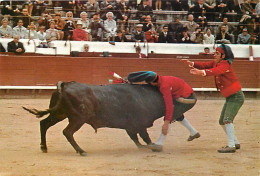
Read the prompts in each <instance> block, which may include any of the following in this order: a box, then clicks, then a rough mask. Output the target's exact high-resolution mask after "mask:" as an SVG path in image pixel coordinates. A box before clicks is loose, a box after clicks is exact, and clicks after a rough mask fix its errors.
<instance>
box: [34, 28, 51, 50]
mask: <svg viewBox="0 0 260 176" xmlns="http://www.w3.org/2000/svg"><path fill="white" fill-rule="evenodd" d="M37 34H38V39H39V40H40V44H39V47H40V48H48V43H47V40H46V32H45V26H40V27H39V31H38V33H37Z"/></svg>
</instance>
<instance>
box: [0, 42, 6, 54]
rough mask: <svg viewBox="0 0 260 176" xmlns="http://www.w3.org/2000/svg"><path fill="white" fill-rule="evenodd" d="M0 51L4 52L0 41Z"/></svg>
mask: <svg viewBox="0 0 260 176" xmlns="http://www.w3.org/2000/svg"><path fill="white" fill-rule="evenodd" d="M0 52H5V48H4V47H3V45H2V43H0Z"/></svg>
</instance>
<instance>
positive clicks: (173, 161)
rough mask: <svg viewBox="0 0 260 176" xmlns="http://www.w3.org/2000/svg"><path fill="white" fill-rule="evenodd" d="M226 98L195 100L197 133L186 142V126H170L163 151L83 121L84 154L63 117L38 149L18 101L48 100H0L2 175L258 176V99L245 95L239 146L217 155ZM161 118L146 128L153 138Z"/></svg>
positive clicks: (34, 129) (38, 102) (43, 102)
mask: <svg viewBox="0 0 260 176" xmlns="http://www.w3.org/2000/svg"><path fill="white" fill-rule="evenodd" d="M223 103H224V100H199V101H198V103H197V104H196V105H195V107H194V108H193V109H192V110H190V111H189V112H187V113H186V117H187V119H188V120H189V121H190V122H191V123H192V124H193V126H194V127H196V128H197V130H198V131H199V132H200V134H201V137H200V138H199V139H196V140H194V141H192V142H187V141H186V140H187V138H188V136H189V133H188V131H187V130H186V129H185V128H184V127H182V126H181V125H180V124H179V123H175V124H173V125H172V127H171V132H170V134H169V135H168V137H167V139H166V141H165V144H164V151H163V152H161V153H154V152H152V151H150V150H148V149H141V150H140V149H137V148H136V146H135V145H134V143H133V142H132V141H131V139H130V138H129V137H128V136H127V134H126V132H125V131H124V130H119V129H109V128H103V129H98V132H97V134H95V133H94V130H93V129H92V127H90V126H89V125H87V124H86V125H84V126H83V127H82V128H81V129H80V130H79V131H78V132H77V133H76V134H75V139H76V141H77V142H78V144H79V145H80V146H81V147H82V148H83V149H84V150H85V151H86V152H87V153H88V156H87V157H81V156H80V155H79V154H76V153H75V151H74V149H73V148H72V146H71V145H70V144H69V143H68V142H67V140H66V138H65V137H64V136H63V134H62V130H63V129H64V128H65V127H66V125H67V123H68V122H67V120H64V121H63V122H61V123H59V124H57V125H56V126H54V127H52V128H50V129H49V131H48V132H47V144H48V152H49V153H42V152H41V151H40V145H39V144H40V132H39V122H40V120H39V119H36V118H35V116H33V115H32V114H29V113H28V112H26V111H24V110H23V109H22V108H21V106H28V107H34V108H39V109H46V108H47V107H48V105H49V99H4V100H3V99H1V100H0V112H1V114H0V176H18V175H19V176H49V175H55V176H56V175H57V176H60V175H62V176H63V175H65V176H82V175H90V176H161V175H167V176H172V175H174V176H185V175H189V176H198V175H199V176H260V100H246V102H245V104H244V106H243V107H242V108H241V110H240V112H239V114H238V115H237V117H236V119H235V129H236V135H237V137H238V139H239V140H240V142H241V149H240V150H237V152H236V153H234V154H220V153H218V152H217V149H218V148H220V147H221V146H224V145H225V144H226V136H225V135H224V132H223V131H222V128H221V127H220V126H219V125H218V117H219V114H220V111H221V108H222V105H223ZM161 125H162V119H159V120H157V121H155V123H154V126H153V127H152V128H150V129H149V130H148V132H149V134H150V137H151V139H152V140H153V141H155V140H156V139H157V137H158V136H159V134H160V130H161Z"/></svg>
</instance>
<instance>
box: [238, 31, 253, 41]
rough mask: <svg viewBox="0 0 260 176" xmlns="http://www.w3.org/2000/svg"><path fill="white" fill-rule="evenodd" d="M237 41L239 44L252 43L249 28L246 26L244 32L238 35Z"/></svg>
mask: <svg viewBox="0 0 260 176" xmlns="http://www.w3.org/2000/svg"><path fill="white" fill-rule="evenodd" d="M237 43H238V44H250V43H251V35H250V34H248V32H247V28H244V29H243V33H241V34H239V35H238V38H237Z"/></svg>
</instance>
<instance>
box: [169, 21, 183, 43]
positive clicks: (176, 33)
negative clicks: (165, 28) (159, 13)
mask: <svg viewBox="0 0 260 176" xmlns="http://www.w3.org/2000/svg"><path fill="white" fill-rule="evenodd" d="M182 29H183V24H182V23H181V22H180V18H178V17H176V18H175V21H174V22H173V21H172V22H170V24H169V35H170V37H171V41H170V43H177V41H179V40H180V36H181V34H182Z"/></svg>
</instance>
